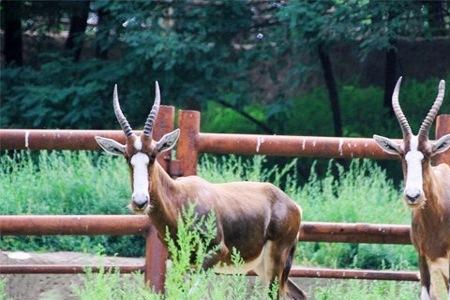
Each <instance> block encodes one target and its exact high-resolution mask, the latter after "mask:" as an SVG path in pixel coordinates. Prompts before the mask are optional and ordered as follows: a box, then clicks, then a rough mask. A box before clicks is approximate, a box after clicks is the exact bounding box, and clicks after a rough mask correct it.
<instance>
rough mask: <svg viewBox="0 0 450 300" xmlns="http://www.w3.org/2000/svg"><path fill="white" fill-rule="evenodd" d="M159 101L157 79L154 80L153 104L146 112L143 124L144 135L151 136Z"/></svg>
mask: <svg viewBox="0 0 450 300" xmlns="http://www.w3.org/2000/svg"><path fill="white" fill-rule="evenodd" d="M160 103H161V94H160V93H159V84H158V81H156V82H155V103H154V104H153V107H152V110H151V111H150V113H149V114H148V117H147V121H145V125H144V135H145V136H146V137H151V136H152V131H153V124H154V123H155V120H156V117H157V116H158V111H159V105H160Z"/></svg>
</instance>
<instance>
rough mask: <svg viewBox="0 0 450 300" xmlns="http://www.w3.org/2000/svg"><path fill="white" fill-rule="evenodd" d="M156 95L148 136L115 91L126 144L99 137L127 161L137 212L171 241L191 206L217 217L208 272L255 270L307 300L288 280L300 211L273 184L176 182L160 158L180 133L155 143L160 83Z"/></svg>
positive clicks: (294, 296)
mask: <svg viewBox="0 0 450 300" xmlns="http://www.w3.org/2000/svg"><path fill="white" fill-rule="evenodd" d="M155 94H156V95H155V102H154V105H153V108H152V110H151V111H150V114H149V115H148V118H147V121H146V122H145V126H144V129H143V133H142V134H141V135H136V134H135V133H133V131H132V129H131V127H130V125H129V123H128V121H127V119H126V118H125V116H124V114H123V113H122V111H121V109H120V106H119V99H118V95H117V86H115V87H114V93H113V106H114V113H115V115H116V118H117V120H118V121H119V124H120V126H121V127H122V130H123V132H124V133H125V135H126V137H127V139H126V144H125V145H122V144H120V143H118V142H116V141H114V140H111V139H107V138H103V137H96V140H97V142H98V144H99V145H100V146H101V147H102V148H103V149H104V150H105V151H106V152H107V153H109V154H112V155H124V156H125V159H126V160H127V162H128V165H129V167H130V174H131V181H132V196H131V207H132V209H133V210H134V212H136V213H146V214H148V216H149V217H150V219H151V220H152V223H153V224H154V225H155V226H156V228H157V230H158V232H159V235H160V236H165V232H166V228H168V230H169V233H170V235H171V236H172V238H173V237H174V236H175V234H176V231H177V228H176V224H177V217H178V216H179V214H180V212H181V210H182V208H183V207H184V206H185V205H187V204H188V203H194V204H195V211H196V213H197V214H198V215H205V214H207V213H209V212H213V213H214V214H215V216H216V227H217V235H216V239H215V241H214V244H215V245H216V246H217V247H218V249H219V250H218V251H217V253H216V254H214V255H213V256H210V257H208V258H207V259H206V260H205V262H204V264H203V267H204V268H214V270H215V271H217V272H218V273H246V272H248V271H250V270H253V271H254V272H255V273H256V274H257V275H259V276H260V277H261V278H262V281H263V282H264V283H265V284H270V283H272V282H274V281H275V280H277V281H278V283H279V295H280V296H282V297H285V296H288V297H290V298H292V299H306V296H305V293H304V292H303V291H302V290H301V289H300V288H298V287H297V286H296V285H295V284H294V283H293V282H292V281H291V280H289V279H288V274H289V271H290V269H291V264H292V259H293V255H294V251H295V246H296V244H297V241H298V233H299V229H300V221H301V216H302V210H301V208H300V207H299V206H298V205H297V204H296V203H295V202H294V201H292V200H291V199H290V198H289V197H288V196H287V195H286V194H285V193H284V192H282V191H281V190H280V189H279V188H277V187H275V186H274V185H272V184H270V183H258V182H232V183H224V184H213V183H210V182H208V181H206V180H204V179H202V178H200V177H198V176H188V177H180V178H177V179H176V180H174V179H172V178H171V177H170V176H169V175H168V174H167V173H166V172H165V171H164V169H163V168H162V167H161V166H160V165H159V163H158V161H157V160H156V157H157V155H158V154H160V153H162V152H164V151H168V150H170V149H172V148H173V147H174V146H175V144H176V142H177V140H178V136H179V133H180V131H179V129H176V130H174V131H172V132H170V133H167V134H166V135H164V136H163V137H162V138H161V139H160V140H159V141H154V140H153V139H152V129H153V126H154V122H155V119H156V116H157V115H158V110H159V106H160V92H159V86H158V83H157V82H156V90H155ZM163 242H164V241H163ZM233 247H234V248H236V250H238V251H239V253H240V256H241V257H242V259H243V260H244V265H243V266H242V269H239V270H238V269H236V268H233V266H231V265H230V264H231V249H232V248H233Z"/></svg>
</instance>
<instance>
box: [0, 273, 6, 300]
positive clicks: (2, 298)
mask: <svg viewBox="0 0 450 300" xmlns="http://www.w3.org/2000/svg"><path fill="white" fill-rule="evenodd" d="M0 300H6V291H5V281H4V280H3V279H1V278H0Z"/></svg>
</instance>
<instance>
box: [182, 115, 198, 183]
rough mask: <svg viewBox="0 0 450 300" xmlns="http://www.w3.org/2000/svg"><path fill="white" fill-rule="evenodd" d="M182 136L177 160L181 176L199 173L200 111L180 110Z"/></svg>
mask: <svg viewBox="0 0 450 300" xmlns="http://www.w3.org/2000/svg"><path fill="white" fill-rule="evenodd" d="M178 127H179V128H180V131H181V132H180V138H179V140H178V146H177V160H178V162H179V164H180V166H179V167H180V169H181V170H180V171H181V176H189V175H195V174H197V160H198V150H197V143H198V135H199V132H200V112H198V111H195V110H180V113H179V116H178Z"/></svg>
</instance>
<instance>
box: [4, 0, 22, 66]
mask: <svg viewBox="0 0 450 300" xmlns="http://www.w3.org/2000/svg"><path fill="white" fill-rule="evenodd" d="M1 8H2V10H1V11H2V14H1V15H2V19H3V22H4V27H3V28H4V45H3V55H4V58H5V62H6V63H7V64H10V63H14V64H16V65H18V66H21V65H22V63H23V58H22V23H21V20H20V12H21V2H19V1H3V2H2V6H1Z"/></svg>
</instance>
